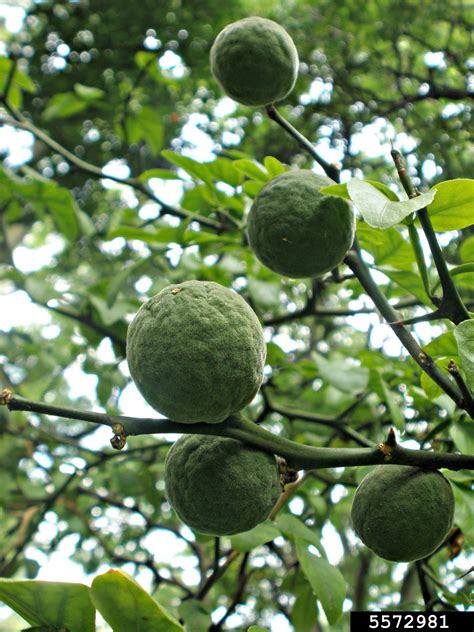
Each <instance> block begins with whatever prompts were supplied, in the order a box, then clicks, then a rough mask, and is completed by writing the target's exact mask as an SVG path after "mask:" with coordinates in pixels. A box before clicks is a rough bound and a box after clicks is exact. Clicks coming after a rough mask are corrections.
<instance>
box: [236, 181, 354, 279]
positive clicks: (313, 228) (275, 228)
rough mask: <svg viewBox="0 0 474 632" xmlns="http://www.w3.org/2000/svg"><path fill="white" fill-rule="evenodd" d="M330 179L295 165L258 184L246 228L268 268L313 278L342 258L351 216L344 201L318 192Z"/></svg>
mask: <svg viewBox="0 0 474 632" xmlns="http://www.w3.org/2000/svg"><path fill="white" fill-rule="evenodd" d="M331 184H334V182H333V181H332V180H331V179H330V178H327V177H325V176H318V175H316V174H315V173H313V172H312V171H309V170H308V169H299V170H292V171H287V172H286V173H283V174H282V175H281V176H277V177H276V178H273V179H272V180H270V181H269V182H267V184H266V185H265V186H264V187H263V188H262V189H261V191H260V192H259V194H258V195H257V197H256V198H255V200H254V203H253V205H252V208H251V209H250V213H249V216H248V227H247V230H248V237H249V242H250V246H251V248H252V249H253V251H254V252H255V254H256V256H257V258H258V259H259V260H260V261H261V262H262V263H263V264H265V265H266V266H267V267H268V268H270V270H273V271H274V272H277V273H278V274H281V275H283V276H287V277H292V278H300V277H301V278H303V277H317V276H321V275H322V274H325V273H326V272H329V271H330V270H332V269H334V268H335V267H336V266H338V265H339V264H340V263H342V260H343V259H344V257H345V256H346V254H347V252H348V250H349V249H350V247H351V245H352V242H353V239H354V231H355V221H354V214H353V211H352V208H351V206H350V204H349V203H348V202H347V201H346V200H344V199H343V198H341V197H336V196H334V195H323V194H322V193H320V192H319V191H320V189H322V188H323V187H326V186H329V185H331Z"/></svg>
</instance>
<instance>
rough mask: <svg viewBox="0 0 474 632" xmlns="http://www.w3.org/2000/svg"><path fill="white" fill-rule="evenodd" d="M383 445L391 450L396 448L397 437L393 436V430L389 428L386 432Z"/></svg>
mask: <svg viewBox="0 0 474 632" xmlns="http://www.w3.org/2000/svg"><path fill="white" fill-rule="evenodd" d="M385 445H386V446H389V447H390V448H392V449H393V448H396V447H397V437H396V435H395V430H394V428H393V427H390V428H389V430H388V435H387V438H386V439H385Z"/></svg>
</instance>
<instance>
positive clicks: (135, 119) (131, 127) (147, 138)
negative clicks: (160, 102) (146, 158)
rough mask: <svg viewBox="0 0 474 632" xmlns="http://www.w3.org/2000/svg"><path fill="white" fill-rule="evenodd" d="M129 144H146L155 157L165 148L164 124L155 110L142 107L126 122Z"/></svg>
mask: <svg viewBox="0 0 474 632" xmlns="http://www.w3.org/2000/svg"><path fill="white" fill-rule="evenodd" d="M126 127H127V133H128V141H129V143H138V142H140V141H143V142H145V143H146V144H147V145H148V147H149V148H150V151H151V153H152V154H153V155H156V154H158V152H159V151H160V149H161V148H162V147H163V124H162V122H161V118H160V116H159V115H158V113H157V111H156V110H155V109H154V108H151V107H148V106H142V107H141V109H140V110H139V111H138V112H136V113H134V114H133V116H129V117H128V118H127V120H126Z"/></svg>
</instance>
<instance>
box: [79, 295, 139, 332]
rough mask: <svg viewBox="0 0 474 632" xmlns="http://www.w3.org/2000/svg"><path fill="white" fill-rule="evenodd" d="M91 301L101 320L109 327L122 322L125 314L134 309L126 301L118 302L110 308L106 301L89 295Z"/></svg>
mask: <svg viewBox="0 0 474 632" xmlns="http://www.w3.org/2000/svg"><path fill="white" fill-rule="evenodd" d="M89 300H90V302H91V303H92V305H93V306H94V307H95V308H96V310H97V311H98V312H99V316H100V320H101V321H102V322H103V323H104V325H107V326H109V325H113V324H114V323H116V322H117V321H118V320H121V319H122V318H123V317H124V316H125V314H127V313H129V312H131V311H132V309H133V308H132V306H131V305H130V303H128V302H125V301H123V302H120V301H118V302H116V303H114V304H113V305H112V306H111V307H109V306H108V305H107V302H106V301H105V300H103V299H102V298H100V297H99V296H94V295H93V294H89Z"/></svg>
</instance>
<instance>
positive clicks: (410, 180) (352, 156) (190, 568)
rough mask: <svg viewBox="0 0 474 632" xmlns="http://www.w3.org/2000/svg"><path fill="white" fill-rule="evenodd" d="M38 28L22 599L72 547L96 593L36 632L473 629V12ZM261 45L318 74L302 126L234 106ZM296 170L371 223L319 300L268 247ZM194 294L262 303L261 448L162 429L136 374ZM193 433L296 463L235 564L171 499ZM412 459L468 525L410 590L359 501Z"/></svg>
mask: <svg viewBox="0 0 474 632" xmlns="http://www.w3.org/2000/svg"><path fill="white" fill-rule="evenodd" d="M24 5H25V15H24V21H23V24H22V27H21V29H20V30H19V31H18V32H15V33H12V32H10V31H8V30H7V29H6V27H5V26H2V25H1V24H0V32H1V34H2V40H4V42H5V44H4V45H3V47H0V55H1V56H0V125H1V127H0V129H1V130H2V136H3V137H4V138H5V141H3V140H2V142H1V144H0V148H1V154H2V155H1V157H2V165H1V167H0V222H1V231H0V301H5V305H8V306H9V309H11V310H12V311H13V314H14V316H13V317H11V315H9V314H6V317H7V319H6V323H7V324H6V325H5V326H4V329H3V330H1V331H0V387H1V388H2V389H4V390H3V391H2V394H1V395H0V403H2V404H4V405H3V406H1V407H0V432H1V441H0V454H1V466H0V481H1V483H2V484H1V488H0V515H1V525H0V577H1V578H7V579H9V580H12V579H13V580H18V582H19V583H20V582H21V580H25V579H31V580H32V579H35V578H36V577H39V578H41V567H42V566H43V565H44V564H46V562H47V560H48V559H50V557H51V555H52V554H53V552H54V551H56V550H58V549H61V546H62V543H64V542H66V541H69V542H71V541H72V542H73V543H74V552H73V553H72V555H71V558H72V559H73V560H74V561H76V562H77V563H78V564H79V565H80V566H81V568H82V569H83V571H84V573H85V574H86V575H87V576H89V577H90V579H91V581H92V578H94V577H95V578H96V579H95V580H94V584H93V588H92V590H91V591H87V590H86V589H85V588H83V587H80V588H77V587H76V588H74V590H75V591H76V592H74V595H73V597H74V598H75V599H78V600H80V601H78V603H81V604H82V606H83V607H81V608H79V609H76V611H75V613H74V612H73V610H74V609H73V608H71V611H69V613H68V614H67V617H70V618H69V619H67V625H66V623H65V621H64V620H61V621H59V620H58V619H55V617H56V616H57V612H54V604H57V603H60V602H61V600H65V599H66V598H67V599H69V598H70V597H68V596H67V595H68V593H67V590H69V588H68V587H67V585H66V584H65V585H64V586H63V587H62V588H61V587H60V586H56V587H54V590H57V591H58V592H57V593H55V594H54V595H53V594H52V593H51V594H50V593H48V592H45V593H44V594H42V593H41V591H42V590H43V589H44V590H45V591H47V590H49V588H47V587H46V588H44V586H43V587H42V585H41V584H40V583H39V582H38V583H37V584H35V586H37V588H35V589H34V590H37V591H38V593H37V594H36V593H35V594H36V597H35V598H36V599H37V600H38V599H39V600H40V601H39V602H38V601H36V603H41V600H44V603H45V604H49V606H48V608H49V609H48V608H46V610H45V612H47V614H45V617H46V619H45V620H39V621H38V620H37V619H35V616H34V613H33V614H31V611H30V610H29V609H28V608H29V606H28V607H27V605H25V604H27V603H28V599H29V598H30V597H29V593H27V591H28V590H30V588H26V587H25V588H24V590H25V591H26V592H25V594H23V593H22V596H21V599H23V601H22V604H23V606H22V607H23V610H21V609H20V610H19V609H18V608H17V609H16V611H17V612H19V614H21V615H22V616H23V618H24V619H25V618H26V620H27V621H28V622H29V623H30V624H31V625H32V626H35V625H36V626H40V625H46V626H48V625H49V626H53V628H51V629H57V628H61V627H68V626H69V627H70V630H71V632H74V630H76V629H78V630H79V629H81V630H87V631H89V630H90V631H91V632H92V631H93V630H95V627H94V623H93V614H94V608H93V607H92V605H91V603H92V602H93V604H94V607H95V608H97V609H98V610H99V611H100V612H101V613H102V614H103V616H104V617H105V618H106V620H107V621H109V623H110V621H111V620H114V617H115V621H116V623H113V624H112V623H111V626H112V629H114V630H119V629H125V628H120V627H119V626H120V625H132V623H131V622H130V621H129V620H128V619H127V616H129V614H130V610H128V611H127V609H126V606H124V608H125V610H124V612H122V611H119V610H118V607H117V610H114V609H113V608H111V606H110V604H111V603H112V602H111V599H113V595H114V593H116V592H117V591H118V594H124V593H125V592H126V590H129V591H131V593H130V594H132V593H133V594H134V595H135V596H136V599H137V603H140V604H141V606H140V607H143V609H144V610H143V611H144V612H145V611H146V612H148V613H149V616H150V617H151V618H153V617H156V620H157V621H158V620H161V619H163V620H165V619H166V618H167V617H173V618H174V619H173V621H172V619H171V618H169V620H168V619H166V620H167V621H168V623H167V625H168V626H170V627H169V628H166V629H170V630H171V629H176V630H178V629H182V628H180V624H179V623H178V621H181V623H182V624H184V625H185V626H186V630H188V631H189V632H194V631H196V632H200V631H205V630H213V631H214V632H217V631H218V630H247V629H248V628H249V626H252V625H256V626H262V627H263V629H269V630H270V629H271V630H274V631H277V630H295V631H296V632H327V631H329V630H347V629H349V613H350V611H357V610H358V611H366V610H421V611H422V610H426V611H429V612H430V611H436V610H449V609H456V610H461V611H464V610H467V609H468V608H469V607H470V603H471V602H470V594H471V591H472V586H473V581H474V580H473V575H472V568H473V564H474V557H473V555H472V546H473V544H474V520H473V514H474V502H473V500H474V492H473V476H472V470H473V469H474V462H473V459H474V457H473V456H472V455H474V430H473V426H472V421H473V416H474V399H473V395H474V332H473V327H472V324H473V320H472V316H473V314H472V312H473V311H474V308H473V305H474V283H473V278H474V231H473V221H474V210H473V209H474V203H473V199H474V181H473V179H472V178H474V167H473V161H472V147H473V146H472V103H473V94H474V85H473V74H472V73H473V59H472V29H473V22H474V11H473V9H472V4H471V3H469V2H467V1H462V0H460V1H456V2H455V1H454V0H449V1H448V2H446V1H443V2H441V1H439V0H433V1H431V2H415V1H412V0H409V1H406V2H394V1H393V0H381V1H375V0H368V1H367V2H366V3H364V4H363V6H362V5H361V3H360V2H355V1H353V0H341V1H340V2H337V3H335V2H331V1H330V0H318V2H310V1H300V2H294V1H292V0H279V2H268V1H267V0H252V1H250V0H235V1H234V2H230V3H225V2H218V1H216V0H199V1H198V0H190V1H188V2H181V1H180V0H161V1H160V2H159V3H157V2H152V1H151V0H142V2H139V3H135V4H133V3H129V2H127V3H126V2H121V1H117V2H114V3H111V2H106V1H105V0H79V1H74V0H60V1H59V2H58V1H52V0H45V1H43V2H31V3H27V2H26V3H24ZM0 6H1V5H0ZM249 15H260V16H263V17H267V18H270V19H272V20H275V21H276V22H278V23H279V24H281V25H282V26H283V27H284V28H285V29H286V30H287V31H288V33H289V34H290V35H291V37H292V38H293V40H294V42H295V45H296V47H297V49H298V54H299V60H300V66H299V74H298V79H297V82H296V86H295V88H294V90H293V91H292V92H291V94H290V95H289V96H288V97H287V98H286V99H285V100H284V101H282V102H281V103H279V104H277V105H276V107H274V106H269V107H267V108H265V107H260V108H259V107H256V108H250V107H246V106H242V105H239V104H237V103H236V102H234V101H232V100H231V99H229V98H228V97H226V96H225V95H224V94H223V92H222V90H221V88H220V87H219V85H218V83H217V82H216V80H215V79H214V78H213V76H212V74H211V71H210V66H209V50H210V48H211V45H212V43H213V41H214V39H215V37H216V36H217V34H218V33H219V32H220V31H221V29H222V28H223V27H224V26H225V25H226V24H228V23H230V22H233V21H235V20H238V19H240V18H242V17H245V16H249ZM405 167H406V169H405ZM298 168H299V169H312V170H314V171H315V173H317V174H321V175H324V174H325V175H328V176H329V177H331V178H332V180H334V181H335V182H336V183H338V184H337V185H334V187H333V188H332V190H331V193H332V194H333V195H339V196H342V197H344V198H345V199H348V200H351V201H352V203H353V204H354V207H355V209H356V211H357V229H356V236H357V238H356V241H355V242H354V245H353V248H352V249H351V251H350V252H349V253H348V254H347V256H346V258H345V259H344V262H343V264H342V265H340V266H339V267H338V268H337V269H336V270H334V271H332V272H330V273H328V274H325V275H324V276H322V277H318V278H315V279H289V278H286V277H282V276H279V275H277V274H276V273H274V272H272V271H271V270H269V269H268V268H267V267H265V266H264V265H263V264H262V263H260V262H259V260H258V259H257V258H256V256H255V254H254V253H253V252H252V250H251V248H250V247H249V243H248V238H247V233H246V223H247V216H248V211H249V208H250V206H251V204H252V202H253V200H254V199H255V197H256V196H257V195H258V193H259V191H260V190H261V189H262V187H263V186H264V185H265V183H267V182H268V181H269V180H271V179H272V178H274V177H276V176H279V175H281V174H283V173H284V172H286V171H287V170H288V169H298ZM363 181H365V182H363ZM371 185H372V186H371ZM420 194H421V195H420ZM418 198H419V199H418ZM329 247H330V244H328V248H329ZM191 279H196V280H201V281H213V282H216V283H220V284H221V285H223V286H225V287H227V288H231V289H233V290H235V291H236V292H238V293H239V294H240V295H241V296H242V297H243V298H244V299H245V301H247V303H248V304H249V305H250V306H251V307H252V308H253V310H254V311H255V313H256V314H257V316H258V318H259V320H260V323H261V324H262V326H263V328H264V334H265V339H266V342H267V356H266V365H265V370H264V382H263V385H262V387H261V389H260V391H259V393H258V394H257V396H256V397H255V399H254V400H253V402H252V403H251V404H250V405H249V406H248V407H247V408H246V409H245V410H244V411H243V413H244V417H245V419H243V420H239V419H238V418H235V417H231V418H229V420H228V421H226V422H224V423H223V424H213V425H212V430H210V429H208V428H206V424H196V426H195V427H191V426H188V427H185V426H184V424H182V425H178V424H176V423H174V422H173V421H172V420H171V421H167V420H165V421H163V420H160V419H159V416H158V414H157V413H155V412H154V411H153V410H152V409H151V408H149V407H148V408H146V406H145V404H144V402H143V400H142V398H141V397H140V395H139V394H138V392H137V390H136V389H135V387H134V386H133V384H132V383H131V379H130V373H129V370H128V367H127V362H126V336H127V328H128V325H129V323H130V322H131V320H132V319H133V317H134V315H135V313H136V312H137V310H138V308H139V307H140V305H141V304H142V303H144V302H145V301H146V300H147V298H149V297H151V296H152V295H154V294H156V293H157V292H159V291H160V290H162V289H163V288H165V287H166V286H168V285H170V284H172V283H181V282H183V281H186V280H191ZM7 301H8V302H7ZM0 304H1V302H0ZM27 313H28V314H29V317H27ZM23 318H24V322H23ZM0 323H2V318H1V317H0ZM121 415H126V416H127V418H122V417H120V416H121ZM132 417H149V418H154V420H155V421H150V420H147V421H146V422H141V424H140V422H137V421H136V420H135V421H134V420H133V419H131V418H132ZM137 424H138V425H137ZM239 424H240V425H239ZM102 426H105V427H106V428H105V429H104V427H102ZM108 426H110V428H107V427H108ZM222 428H223V430H222ZM181 432H198V433H206V432H209V433H210V434H212V433H216V434H219V432H221V433H223V434H225V435H226V436H231V437H234V438H238V439H241V440H243V441H246V442H249V443H251V444H252V443H253V444H254V445H257V446H259V447H260V448H262V449H264V450H266V451H269V452H275V453H276V454H278V456H280V457H284V458H285V459H286V462H287V466H288V468H289V471H288V473H287V474H288V476H287V481H286V482H287V486H286V490H285V492H284V494H283V497H282V500H281V503H280V505H279V506H278V507H277V508H276V510H275V513H274V515H272V516H271V517H272V519H271V520H268V521H266V522H264V523H262V524H260V525H259V526H258V527H257V528H256V529H254V530H252V531H249V532H246V533H244V534H239V535H235V536H232V537H230V538H229V537H221V538H214V537H211V536H204V535H200V534H198V533H196V532H194V531H192V530H191V529H189V528H188V527H186V526H185V525H183V523H182V522H181V521H180V520H179V519H178V517H177V516H176V514H175V513H174V512H173V510H172V508H171V507H170V504H169V502H168V500H167V498H166V494H165V486H164V479H163V477H164V462H165V457H166V453H167V451H168V449H169V447H170V446H171V441H172V440H174V439H176V438H177V436H178V434H179V433H181ZM270 433H271V434H270ZM127 435H129V436H127ZM133 435H136V436H133ZM110 439H112V446H111V445H110V443H109V440H110ZM125 443H126V445H124V444H125ZM295 444H297V445H295ZM377 446H378V447H377ZM114 448H122V449H121V450H116V449H114ZM332 450H334V452H332ZM337 450H339V451H337ZM415 451H418V454H414V452H415ZM392 453H393V454H394V455H395V457H394V458H395V460H397V459H399V462H401V463H410V464H414V465H423V464H425V466H426V467H437V466H438V467H441V468H444V469H443V473H444V475H445V476H446V477H447V478H448V479H449V481H450V483H451V485H452V488H453V491H454V496H455V502H456V506H455V514H454V528H453V529H452V530H451V532H450V534H449V536H448V538H447V540H446V541H445V542H444V543H443V546H441V547H440V549H439V550H438V551H437V552H435V553H434V554H432V555H430V556H429V557H428V558H425V559H424V560H420V561H417V562H414V563H410V564H398V563H394V562H387V561H385V560H383V559H381V558H379V557H377V556H376V555H375V554H373V553H372V552H371V551H370V550H369V549H367V548H366V547H365V546H364V545H363V544H362V543H361V542H360V540H359V539H358V537H357V536H356V534H355V532H354V529H353V526H352V523H351V517H350V514H351V505H352V500H353V497H354V493H355V490H356V488H357V486H358V485H359V483H360V481H361V480H362V478H363V477H364V475H365V474H366V473H367V472H368V471H369V470H370V468H371V467H372V466H373V465H374V464H376V463H379V462H386V461H389V460H390V459H391V458H392ZM468 455H470V456H468ZM424 458H426V460H425V461H423V459H424ZM384 460H385V461H384ZM387 467H389V465H387ZM296 470H299V477H298V478H297V474H296V473H295V472H296ZM167 548H172V549H173V551H175V554H174V556H173V557H171V556H168V555H166V551H165V549H167ZM109 568H111V569H114V570H115V571H116V572H114V573H112V574H106V575H104V574H103V573H104V572H105V571H106V570H107V569H109ZM121 570H125V571H126V572H127V573H129V574H130V575H135V576H136V578H137V580H138V582H139V583H140V584H141V585H142V587H144V588H146V590H147V592H148V593H149V595H151V596H152V597H153V599H154V600H156V601H154V600H152V599H151V598H150V597H149V596H148V595H146V594H145V593H144V592H142V591H140V590H139V588H138V587H137V586H136V584H132V583H131V582H130V579H129V578H128V577H127V576H126V575H124V574H123V573H122V572H121ZM57 581H58V582H67V577H58V578H57ZM89 584H90V581H89ZM18 585H19V584H13V583H12V582H5V581H4V580H0V601H3V602H4V603H7V604H8V605H10V606H11V605H12V603H14V599H13V598H12V597H11V594H10V593H9V591H10V590H13V588H11V586H18ZM25 586H26V585H25ZM28 586H31V585H30V584H28ZM20 588H21V590H23V587H20ZM20 588H18V590H20ZM71 590H73V589H71ZM120 591H123V592H122V593H120ZM133 591H136V594H135V592H133ZM89 592H90V593H91V595H92V596H91V597H90V596H89ZM40 593H41V594H40ZM18 594H19V593H17V597H18ZM71 595H72V593H71ZM90 599H92V602H89V601H88V600H90ZM84 604H86V605H84ZM77 610H79V611H80V615H79V614H78V613H77ZM4 612H5V611H4V610H0V613H1V616H4V617H7V616H8V617H9V618H8V619H7V620H6V623H7V624H8V625H9V626H10V628H9V629H11V630H15V629H18V630H20V629H23V627H24V621H23V619H19V618H18V617H17V615H13V614H11V615H10V612H11V611H8V614H4ZM168 613H169V614H168ZM25 614H27V615H28V616H25ZM65 616H66V615H65ZM78 616H81V617H83V618H82V619H80V620H79V619H77V618H76V617H78ZM48 617H49V618H48ZM55 621H56V622H55ZM124 622H125V623H124ZM54 626H57V628H55V627H54ZM74 626H82V627H74ZM173 626H176V627H174V628H173ZM48 629H50V628H48ZM103 629H104V630H105V629H107V628H105V627H104V628H103ZM129 629H131V628H129ZM154 629H156V628H154ZM163 629H165V628H163ZM256 629H257V628H254V630H256Z"/></svg>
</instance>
